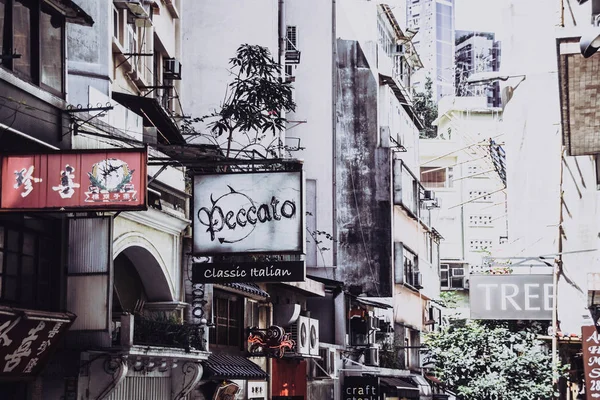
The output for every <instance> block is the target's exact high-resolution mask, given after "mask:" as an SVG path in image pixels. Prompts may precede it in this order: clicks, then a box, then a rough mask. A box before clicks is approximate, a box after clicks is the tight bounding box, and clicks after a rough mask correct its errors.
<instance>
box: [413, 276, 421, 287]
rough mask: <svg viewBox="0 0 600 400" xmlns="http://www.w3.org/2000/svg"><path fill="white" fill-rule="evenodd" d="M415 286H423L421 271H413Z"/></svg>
mask: <svg viewBox="0 0 600 400" xmlns="http://www.w3.org/2000/svg"><path fill="white" fill-rule="evenodd" d="M413 274H414V275H413V286H414V287H416V288H417V289H422V288H423V275H421V273H420V272H413Z"/></svg>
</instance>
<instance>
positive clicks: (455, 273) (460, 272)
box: [452, 268, 465, 278]
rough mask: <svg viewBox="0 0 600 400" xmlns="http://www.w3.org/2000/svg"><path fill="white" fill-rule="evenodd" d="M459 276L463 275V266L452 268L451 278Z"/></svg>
mask: <svg viewBox="0 0 600 400" xmlns="http://www.w3.org/2000/svg"><path fill="white" fill-rule="evenodd" d="M461 276H465V269H464V268H452V278H460V277H461Z"/></svg>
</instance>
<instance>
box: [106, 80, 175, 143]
mask: <svg viewBox="0 0 600 400" xmlns="http://www.w3.org/2000/svg"><path fill="white" fill-rule="evenodd" d="M112 98H113V99H114V100H115V101H117V102H119V103H120V104H122V105H124V106H125V107H127V108H129V109H130V110H131V111H133V112H134V113H136V114H138V115H140V116H142V117H143V119H144V126H146V127H156V129H157V131H158V141H159V143H163V144H185V140H184V139H183V136H182V135H181V132H180V130H179V128H178V127H177V125H176V124H175V122H173V120H172V119H171V116H170V115H169V114H168V113H167V112H166V111H165V109H164V108H163V106H162V105H161V104H160V103H159V101H158V100H157V99H155V98H152V97H144V96H136V95H132V94H127V93H119V92H113V94H112Z"/></svg>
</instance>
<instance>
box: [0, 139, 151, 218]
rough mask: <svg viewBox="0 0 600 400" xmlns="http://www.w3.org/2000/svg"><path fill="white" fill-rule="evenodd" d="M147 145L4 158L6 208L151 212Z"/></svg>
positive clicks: (1, 200) (0, 205)
mask: <svg viewBox="0 0 600 400" xmlns="http://www.w3.org/2000/svg"><path fill="white" fill-rule="evenodd" d="M147 157H148V156H147V151H146V149H145V148H144V149H118V150H92V151H89V150H79V151H77V150H72V151H71V150H69V151H60V152H55V153H46V154H27V155H7V156H1V157H0V159H1V164H0V165H1V168H2V170H1V177H2V180H1V183H2V186H0V190H1V193H0V211H14V210H20V211H24V210H31V211H48V210H56V211H73V210H78V209H86V210H97V211H102V210H112V211H121V210H123V211H125V210H145V209H146V208H147V204H146V184H147V172H146V168H147Z"/></svg>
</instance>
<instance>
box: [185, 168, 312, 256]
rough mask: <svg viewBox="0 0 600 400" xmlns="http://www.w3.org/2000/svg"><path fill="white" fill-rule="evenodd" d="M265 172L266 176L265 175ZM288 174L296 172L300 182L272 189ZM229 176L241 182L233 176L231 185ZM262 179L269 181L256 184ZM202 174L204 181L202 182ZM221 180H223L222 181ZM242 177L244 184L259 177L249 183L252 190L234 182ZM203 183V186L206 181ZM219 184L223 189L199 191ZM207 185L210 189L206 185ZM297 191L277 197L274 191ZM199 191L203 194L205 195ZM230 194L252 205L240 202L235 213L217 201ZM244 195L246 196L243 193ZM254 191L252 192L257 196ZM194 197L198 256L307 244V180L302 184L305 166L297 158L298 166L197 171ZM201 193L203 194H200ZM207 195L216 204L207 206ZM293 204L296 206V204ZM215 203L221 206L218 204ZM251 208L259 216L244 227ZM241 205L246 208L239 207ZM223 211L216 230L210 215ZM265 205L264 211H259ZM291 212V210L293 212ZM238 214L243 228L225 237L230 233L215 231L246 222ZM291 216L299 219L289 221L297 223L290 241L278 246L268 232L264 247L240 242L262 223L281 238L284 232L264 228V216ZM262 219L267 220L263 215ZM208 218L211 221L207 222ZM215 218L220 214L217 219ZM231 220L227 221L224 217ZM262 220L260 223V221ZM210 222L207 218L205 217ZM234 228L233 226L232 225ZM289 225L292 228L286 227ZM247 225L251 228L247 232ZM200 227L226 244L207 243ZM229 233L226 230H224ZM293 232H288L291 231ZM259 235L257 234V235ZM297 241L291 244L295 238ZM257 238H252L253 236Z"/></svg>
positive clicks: (291, 250)
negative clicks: (214, 171) (224, 235)
mask: <svg viewBox="0 0 600 400" xmlns="http://www.w3.org/2000/svg"><path fill="white" fill-rule="evenodd" d="M261 175H262V176H263V177H262V178H261ZM285 175H288V177H290V176H295V179H296V182H297V187H296V188H294V187H286V188H285V189H286V190H283V189H282V190H280V191H277V190H273V187H274V186H276V185H275V184H271V183H273V182H272V181H275V183H281V182H283V181H284V178H285ZM228 177H229V178H231V179H232V180H233V181H237V182H231V181H230V182H229V183H233V185H230V184H228V183H222V182H227V178H228ZM262 179H264V180H265V182H261V183H262V184H260V185H259V184H256V182H257V181H260V180H262ZM202 180H204V182H202ZM210 180H213V181H214V180H217V183H214V182H210ZM219 181H222V182H219ZM241 182H244V183H243V184H244V185H248V182H253V183H255V184H254V185H250V189H249V190H244V189H246V188H248V187H247V186H246V187H245V188H244V189H242V190H239V188H236V185H238V184H240V183H241ZM203 186H204V187H203ZM215 187H216V188H218V189H219V192H217V193H210V194H208V195H205V194H199V193H200V192H202V191H203V190H206V189H209V190H210V189H211V188H215ZM257 187H258V189H260V188H268V189H271V190H270V191H265V192H264V193H255V191H256V190H257ZM207 191H208V190H207ZM293 192H297V194H295V195H293V196H291V198H288V197H281V198H277V197H276V196H275V195H276V194H278V193H283V194H284V196H286V195H288V196H290V193H293ZM200 196H204V197H203V198H202V199H201V197H200ZM226 196H231V197H232V198H233V197H237V199H236V201H238V204H246V205H249V204H251V206H250V207H249V208H248V209H243V208H240V209H239V210H238V211H237V212H236V213H234V212H233V211H231V210H223V209H222V208H221V207H220V206H218V204H219V202H224V200H223V199H224V198H225V197H226ZM244 197H245V198H244ZM253 197H254V198H253ZM257 197H258V198H261V200H256V198H257ZM192 198H193V207H192V210H193V215H192V220H193V222H192V232H193V234H192V237H193V240H192V254H193V255H195V256H215V255H248V254H304V253H305V248H306V243H305V240H306V235H305V229H306V228H305V226H306V218H305V216H304V211H305V205H304V202H305V185H304V171H303V170H302V164H301V163H298V164H297V169H291V170H276V171H251V172H248V171H241V172H237V171H236V172H226V173H206V174H195V175H194V178H193V185H192ZM199 199H201V200H199ZM206 199H208V200H209V201H210V202H212V208H210V209H208V207H206V205H205V204H208V203H209V202H208V201H207V202H202V200H206ZM291 204H294V206H293V207H294V208H292V205H291ZM217 206H218V207H219V210H217ZM251 208H253V213H254V214H256V217H254V216H253V217H252V219H251V222H255V223H254V224H252V225H253V227H252V228H251V229H250V227H248V228H246V227H247V226H248V225H247V224H248V221H247V219H248V218H247V217H248V215H246V214H249V213H250V211H251V210H250V209H251ZM240 210H242V211H243V212H242V211H240ZM216 211H219V212H218V214H219V217H220V220H219V223H220V227H219V228H220V229H219V230H215V229H213V226H215V223H213V222H212V221H213V219H212V217H213V216H215V212H216ZM261 211H262V214H261ZM290 215H291V216H290ZM238 217H240V220H241V221H242V223H244V225H243V227H244V228H246V229H243V230H242V232H239V231H238V232H237V233H236V236H235V237H232V238H227V237H221V236H219V237H217V233H221V230H222V229H223V228H225V227H226V225H227V227H229V226H236V227H238V226H242V225H241V224H240V225H237V222H239V221H237V218H238ZM293 217H297V221H295V222H289V221H288V225H293V226H294V234H293V235H289V236H291V238H288V239H289V240H288V243H287V244H282V245H281V246H279V247H278V246H277V245H276V243H273V240H271V239H269V238H266V239H263V240H261V243H262V244H263V247H260V246H259V247H256V246H254V247H252V246H250V245H243V244H239V245H238V244H236V243H239V242H241V241H242V240H244V239H246V238H248V237H251V236H252V235H253V234H254V233H256V232H254V230H255V229H256V227H257V226H258V232H259V233H265V231H267V232H268V233H270V235H271V238H273V237H275V236H277V237H279V238H281V237H283V236H285V233H286V232H280V231H279V230H276V231H275V232H272V229H268V228H263V227H261V226H260V225H264V222H273V220H274V222H276V223H281V222H286V219H292V218H293ZM263 219H264V221H262V220H263ZM209 221H210V222H209ZM215 221H216V220H215ZM225 221H227V224H226V223H225ZM256 221H257V222H259V223H256ZM207 222H208V223H207ZM232 230H233V229H232ZM287 230H288V231H289V230H290V228H287ZM248 231H250V232H249V233H248ZM200 232H202V234H203V235H210V236H211V238H210V241H211V242H216V241H218V242H219V243H221V244H222V245H223V248H222V249H219V248H218V247H219V246H218V245H216V244H209V245H205V244H206V243H207V242H208V240H207V239H206V238H202V239H200V236H199V235H200ZM226 233H227V232H226ZM288 233H289V232H288ZM254 236H255V235H254ZM292 242H293V244H292ZM253 243H254V242H253Z"/></svg>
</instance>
